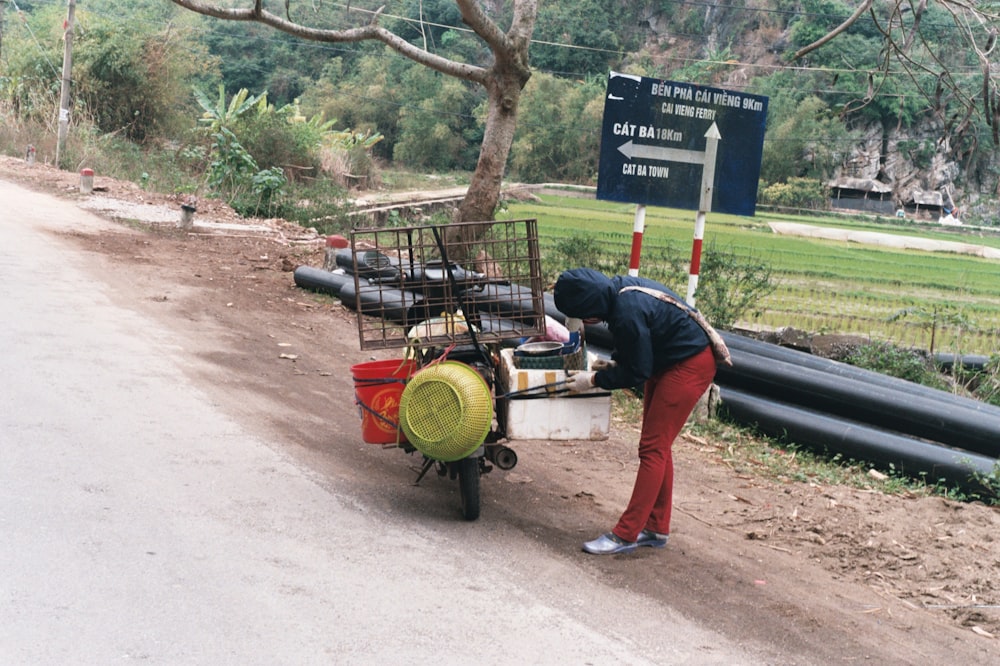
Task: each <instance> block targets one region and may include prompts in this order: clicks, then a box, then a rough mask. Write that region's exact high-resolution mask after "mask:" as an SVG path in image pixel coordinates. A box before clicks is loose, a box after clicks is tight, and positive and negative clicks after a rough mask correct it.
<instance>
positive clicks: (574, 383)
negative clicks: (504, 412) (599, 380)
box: [566, 370, 595, 393]
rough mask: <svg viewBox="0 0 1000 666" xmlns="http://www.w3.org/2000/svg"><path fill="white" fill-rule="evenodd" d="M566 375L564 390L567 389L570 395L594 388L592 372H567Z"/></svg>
mask: <svg viewBox="0 0 1000 666" xmlns="http://www.w3.org/2000/svg"><path fill="white" fill-rule="evenodd" d="M566 374H567V375H568V376H569V379H568V380H567V381H566V388H568V389H569V391H570V393H583V392H584V391H589V390H590V389H592V388H594V374H595V373H594V371H592V370H568V371H567V372H566Z"/></svg>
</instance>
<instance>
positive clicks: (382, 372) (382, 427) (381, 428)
mask: <svg viewBox="0 0 1000 666" xmlns="http://www.w3.org/2000/svg"><path fill="white" fill-rule="evenodd" d="M416 371H417V363H416V361H414V360H412V359H411V360H404V359H399V358H397V359H390V360H388V361H369V362H367V363H359V364H357V365H353V366H351V374H352V375H353V376H354V400H355V402H356V403H357V405H358V411H359V412H360V415H361V439H363V440H364V441H366V442H368V443H369V444H396V443H402V442H405V441H406V436H405V435H403V432H402V431H401V430H400V429H399V400H400V398H401V397H402V395H403V389H404V388H406V380H408V379H409V378H410V377H412V376H413V374H414V373H415V372H416Z"/></svg>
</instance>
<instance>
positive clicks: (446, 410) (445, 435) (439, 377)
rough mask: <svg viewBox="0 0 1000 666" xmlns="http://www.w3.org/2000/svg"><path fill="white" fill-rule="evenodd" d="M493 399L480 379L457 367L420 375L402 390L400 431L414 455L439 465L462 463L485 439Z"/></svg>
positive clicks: (446, 365)
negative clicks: (419, 454) (404, 435)
mask: <svg viewBox="0 0 1000 666" xmlns="http://www.w3.org/2000/svg"><path fill="white" fill-rule="evenodd" d="M492 423H493V397H492V395H491V393H490V389H489V387H488V386H487V385H486V382H485V381H484V380H483V378H482V377H481V376H480V375H479V373H478V372H476V371H475V370H474V369H473V368H472V367H470V366H468V365H466V364H465V363H460V362H458V361H442V362H440V363H435V364H434V365H431V366H428V367H426V368H423V369H422V370H419V371H418V372H417V373H416V374H415V375H413V377H412V378H411V379H410V381H409V382H408V383H407V385H406V388H405V389H403V395H402V397H401V398H400V402H399V425H400V427H401V428H402V429H403V432H404V433H405V434H406V439H407V440H409V442H410V444H412V445H413V446H414V447H415V448H416V449H417V450H418V451H420V452H421V453H423V454H424V455H425V456H427V457H428V458H433V459H434V460H440V461H442V462H452V461H455V460H461V459H462V458H465V457H467V456H468V455H469V454H470V453H472V452H474V451H475V450H476V449H478V448H479V446H480V445H481V444H482V443H483V440H485V439H486V435H487V434H488V433H489V431H490V426H491V425H492Z"/></svg>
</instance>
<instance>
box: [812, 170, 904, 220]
mask: <svg viewBox="0 0 1000 666" xmlns="http://www.w3.org/2000/svg"><path fill="white" fill-rule="evenodd" d="M828 187H829V188H830V191H831V195H830V207H831V208H833V209H835V210H836V209H840V210H852V211H862V212H865V213H880V214H885V215H894V214H895V211H896V205H895V203H894V202H893V199H892V186H891V185H886V184H885V183H883V182H880V181H877V180H874V179H872V178H847V177H844V178H838V179H837V180H834V181H831V182H830V183H829V184H828Z"/></svg>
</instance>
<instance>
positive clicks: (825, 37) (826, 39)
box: [792, 0, 872, 60]
mask: <svg viewBox="0 0 1000 666" xmlns="http://www.w3.org/2000/svg"><path fill="white" fill-rule="evenodd" d="M871 6H872V0H864V2H862V3H861V6H860V7H858V8H857V9H856V10H854V13H853V14H851V15H850V16H849V17H848V18H847V20H846V21H844V22H843V23H841V24H840V25H838V26H837V27H836V28H834V29H833V30H831V31H830V32H828V33H827V34H825V35H823V36H822V37H820V38H819V39H817V40H816V41H815V42H813V43H812V44H810V45H808V46H803V47H802V48H801V49H799V50H798V51H796V52H795V55H794V56H792V58H793V59H794V60H798V59H799V58H801V57H802V56H804V55H807V54H809V53H811V52H813V51H815V50H816V49H818V48H819V47H821V46H823V45H824V44H826V43H827V42H829V41H830V40H831V39H834V38H835V37H836V36H837V35H839V34H840V33H842V32H844V31H845V30H847V29H848V28H850V27H851V26H852V25H854V22H855V21H857V20H858V19H859V18H860V17H861V15H862V14H864V13H865V12H867V11H868V9H869V8H870V7H871Z"/></svg>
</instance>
